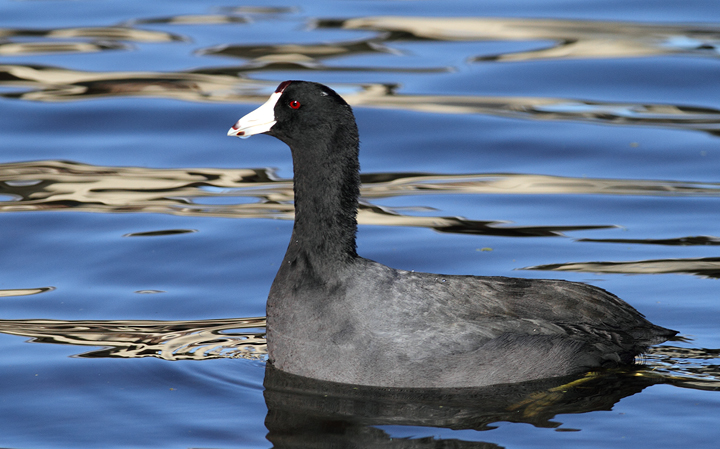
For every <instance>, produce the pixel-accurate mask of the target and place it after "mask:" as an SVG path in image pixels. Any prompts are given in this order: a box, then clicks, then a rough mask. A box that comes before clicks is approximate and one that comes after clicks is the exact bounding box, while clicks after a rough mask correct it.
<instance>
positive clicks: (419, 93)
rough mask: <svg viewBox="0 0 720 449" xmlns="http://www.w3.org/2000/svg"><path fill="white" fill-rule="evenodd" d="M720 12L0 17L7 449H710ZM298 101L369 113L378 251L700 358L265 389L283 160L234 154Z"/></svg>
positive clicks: (286, 205) (503, 8) (461, 8)
mask: <svg viewBox="0 0 720 449" xmlns="http://www.w3.org/2000/svg"><path fill="white" fill-rule="evenodd" d="M39 12H41V13H39ZM717 12H718V11H717V7H716V6H715V5H714V3H713V2H706V1H689V2H681V3H678V2H669V1H667V0H658V1H652V2H649V3H648V2H643V3H637V2H613V1H610V2H608V1H605V2H595V1H572V0H568V1H543V2H526V1H521V0H517V1H510V2H508V1H505V2H492V1H489V2H481V3H478V2H475V1H461V0H458V1H434V0H431V1H353V0H350V1H343V2H329V1H322V0H318V1H313V2H304V3H292V2H287V1H281V2H279V3H274V4H272V6H267V5H261V4H223V3H216V2H215V3H214V2H176V1H174V2H170V1H153V2H139V1H134V0H125V1H122V2H121V1H114V0H108V1H105V2H84V1H80V2H70V1H2V0H0V112H1V113H2V120H0V135H2V139H0V212H2V213H0V233H1V234H0V235H2V236H3V244H2V245H1V246H0V273H2V275H1V276H0V354H2V355H3V357H2V359H0V360H2V361H1V362H0V370H1V371H0V372H1V373H2V376H0V379H2V380H0V388H1V390H0V391H2V396H1V397H0V411H1V415H2V417H3V420H2V424H0V430H1V431H0V435H2V436H0V443H1V444H2V445H3V447H17V448H21V447H100V446H101V447H168V448H179V447H271V446H278V447H307V446H308V445H315V446H317V447H325V446H328V447H329V446H333V445H350V444H354V445H356V446H360V447H377V446H379V445H387V446H392V447H406V446H417V447H457V446H458V445H463V447H465V446H467V447H552V448H558V447H561V448H564V447H568V448H570V447H573V448H574V447H631V448H635V447H638V446H640V445H641V446H645V447H653V446H656V447H677V446H688V447H708V448H709V447H715V445H716V442H717V441H718V439H720V432H719V431H718V429H720V426H718V424H719V422H718V418H717V410H718V407H719V406H720V396H718V392H717V390H718V388H720V387H719V386H720V383H719V381H720V370H719V369H718V366H720V355H719V354H720V351H719V350H718V348H720V333H719V332H718V328H719V326H720V296H719V295H718V291H719V290H718V285H717V282H718V280H717V279H718V277H720V253H719V252H718V246H719V245H720V231H718V225H717V223H718V219H719V218H720V216H719V212H718V211H720V175H719V174H720V144H719V142H718V136H719V135H720V134H719V133H720V90H718V89H717V79H718V60H719V58H720V20H719V18H720V16H719V15H718V14H717ZM285 79H308V80H313V81H319V82H323V83H326V84H328V85H330V86H331V87H333V88H334V89H336V90H337V91H338V92H339V93H341V94H342V95H343V96H344V97H345V98H346V99H347V100H348V102H349V103H350V104H351V105H353V108H354V110H355V113H356V116H357V119H358V126H359V129H360V133H361V140H362V147H361V165H362V182H363V185H362V204H361V208H360V213H359V221H360V225H361V226H360V231H359V240H358V245H359V252H360V253H361V254H362V255H364V256H365V257H368V258H371V259H374V260H377V261H379V262H382V263H385V264H388V265H391V266H394V267H397V268H403V269H408V270H417V271H430V272H436V273H447V274H487V275H508V276H519V277H533V278H540V277H552V278H561V279H570V280H575V281H583V282H589V283H591V284H594V285H597V286H600V287H603V288H605V289H607V290H610V291H612V292H613V293H616V294H617V295H619V296H621V297H622V298H624V299H625V300H627V301H628V302H629V303H630V304H632V305H633V306H635V307H636V308H638V309H639V310H640V311H642V312H643V313H644V314H646V316H647V317H648V318H649V319H650V320H651V321H653V322H655V323H657V324H660V325H663V326H665V327H669V328H673V329H676V330H678V331H679V332H680V335H681V336H682V338H681V339H680V340H678V341H673V342H668V343H666V344H664V345H661V346H659V347H656V348H653V349H652V351H651V352H650V353H649V354H648V355H646V356H645V357H644V358H643V359H642V360H641V362H642V364H641V365H640V366H638V367H637V369H632V370H622V371H617V372H603V373H594V374H592V375H590V376H586V377H580V378H571V379H555V380H551V381H548V382H535V383H529V384H522V385H514V386H501V387H497V388H490V389H477V390H464V391H424V392H411V393H409V394H408V393H407V392H389V391H387V392H378V391H366V390H365V389H360V390H357V389H349V388H347V387H345V386H338V385H332V384H325V383H316V382H308V381H304V380H302V379H295V378H292V377H291V376H284V375H282V373H277V372H273V371H268V372H267V373H266V367H265V363H264V356H265V346H264V313H265V310H264V308H265V298H266V295H267V291H268V289H269V287H270V284H271V283H272V279H273V277H274V275H275V271H276V269H277V266H278V264H279V262H280V261H281V259H282V256H283V254H284V250H285V247H286V245H287V241H288V238H289V236H290V232H291V228H292V218H293V197H292V180H291V176H292V165H291V160H290V154H289V151H288V149H287V148H286V147H285V146H284V144H282V143H281V142H279V141H277V140H275V139H272V138H269V137H266V136H258V137H253V138H252V139H249V140H244V141H240V140H237V139H229V138H227V137H226V136H225V133H226V131H227V129H228V127H229V126H230V125H232V123H234V122H235V121H236V120H237V119H238V118H239V117H241V116H242V115H244V114H245V113H247V112H249V111H250V110H252V109H253V108H255V107H256V106H257V105H259V104H260V103H262V102H264V101H265V99H266V98H267V96H268V95H269V94H270V93H271V92H272V91H273V90H274V89H275V87H276V86H277V84H278V83H279V82H280V81H283V80H285ZM528 424H530V425H528Z"/></svg>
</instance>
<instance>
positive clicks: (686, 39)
mask: <svg viewBox="0 0 720 449" xmlns="http://www.w3.org/2000/svg"><path fill="white" fill-rule="evenodd" d="M318 26H319V27H328V28H335V27H339V28H342V29H350V30H372V31H378V32H386V33H389V36H393V33H400V36H399V39H402V38H405V39H408V36H412V37H413V38H416V39H427V40H434V41H507V40H513V41H552V42H553V44H552V45H551V46H550V48H545V49H542V50H535V51H529V52H518V53H509V54H504V55H495V56H492V57H480V58H477V60H493V61H526V60H533V59H574V58H621V57H638V56H651V55H658V54H672V53H687V52H697V53H700V54H705V55H708V56H713V57H717V56H718V54H717V51H716V50H717V46H718V43H720V28H719V27H713V26H698V27H693V26H674V25H651V24H644V23H633V22H603V21H586V20H555V19H522V18H485V17H392V16H388V17H361V18H356V19H348V20H344V21H332V20H331V21H323V20H319V21H318Z"/></svg>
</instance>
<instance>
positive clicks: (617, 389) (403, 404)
mask: <svg viewBox="0 0 720 449" xmlns="http://www.w3.org/2000/svg"><path fill="white" fill-rule="evenodd" d="M643 374H644V373H643V371H641V370H632V369H630V370H627V369H626V370H623V371H602V372H599V373H590V374H587V375H584V376H571V377H563V378H553V379H545V380H540V381H532V382H524V383H515V384H503V385H494V386H490V387H482V388H454V389H417V388H408V389H400V388H376V387H367V386H357V385H345V384H338V383H333V382H325V381H318V380H314V379H309V378H305V377H299V376H295V375H291V374H287V373H284V372H282V371H279V370H277V369H275V368H273V367H272V365H270V364H268V365H267V368H266V370H265V381H264V385H265V392H264V395H265V402H266V404H267V408H268V414H267V417H266V419H265V425H266V427H267V429H268V435H267V438H268V440H269V441H270V442H272V443H273V445H274V447H275V448H300V447H303V448H305V447H313V448H325V447H327V448H330V447H358V448H360V447H363V448H364V447H368V448H370V447H372V448H376V447H388V448H409V447H412V448H415V447H417V448H425V447H428V448H441V447H442V448H445V447H452V448H465V447H468V448H469V447H473V448H491V447H498V446H497V445H495V444H493V443H486V442H469V441H465V442H460V441H458V440H437V439H435V438H432V437H426V438H418V439H403V438H393V437H392V436H391V435H389V434H388V433H387V432H385V431H384V430H383V429H380V428H378V427H376V426H385V425H394V426H424V427H443V428H449V429H455V430H459V429H474V430H489V429H492V428H493V427H492V423H496V422H501V421H505V422H514V423H527V424H532V425H534V426H536V427H548V428H557V427H560V426H561V425H562V424H561V423H560V422H557V421H553V418H555V417H556V416H557V415H559V414H567V413H585V412H590V411H597V410H611V409H612V407H613V406H614V404H615V403H617V402H618V401H619V400H621V399H622V398H624V397H627V396H631V395H633V394H635V393H638V392H640V391H641V390H643V389H644V388H646V387H648V386H650V385H653V384H656V383H662V382H663V380H662V379H661V378H659V377H656V376H647V375H643Z"/></svg>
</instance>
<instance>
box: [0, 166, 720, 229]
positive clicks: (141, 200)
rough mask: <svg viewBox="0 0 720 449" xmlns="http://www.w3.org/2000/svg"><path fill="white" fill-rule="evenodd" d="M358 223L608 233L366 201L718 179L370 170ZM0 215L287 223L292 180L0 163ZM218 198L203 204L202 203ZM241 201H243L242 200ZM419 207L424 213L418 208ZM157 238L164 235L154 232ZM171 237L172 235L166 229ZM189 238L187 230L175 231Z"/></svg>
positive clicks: (711, 191)
mask: <svg viewBox="0 0 720 449" xmlns="http://www.w3.org/2000/svg"><path fill="white" fill-rule="evenodd" d="M361 180H362V188H361V195H362V198H363V201H362V202H361V204H360V211H359V215H358V221H359V223H360V224H372V225H383V226H413V227H425V228H430V229H435V230H437V231H441V232H451V233H460V234H478V235H497V236H512V237H526V236H535V237H541V236H561V235H563V233H564V232H568V231H577V230H591V229H603V228H609V227H614V225H612V224H596V225H566V226H552V225H545V224H543V225H530V226H515V225H511V224H509V223H507V222H504V221H478V220H470V219H466V218H462V217H446V216H427V215H410V214H408V213H402V210H407V208H402V209H400V208H398V209H393V208H389V207H380V206H377V205H374V204H372V203H370V201H371V200H373V199H381V198H391V197H402V196H419V195H428V194H434V195H447V194H474V195H477V194H511V195H538V194H543V195H548V194H555V195H567V194H572V195H577V194H590V195H635V196H647V197H657V196H676V197H718V196H720V183H694V182H680V181H651V180H631V179H598V178H571V177H559V176H545V175H529V174H508V173H505V174H475V175H445V174H443V175H441V174H428V173H426V174H417V173H369V174H364V175H363V176H362V177H361ZM2 198H9V199H10V200H9V201H0V212H19V211H47V210H67V211H71V210H74V211H84V212H100V213H110V212H124V213H139V212H140V213H145V212H152V213H166V214H173V215H186V216H215V217H236V218H266V219H267V218H272V219H284V220H292V219H293V218H294V207H293V190H292V180H289V179H279V178H277V177H276V176H275V174H274V172H273V171H272V170H269V169H212V168H189V169H154V168H143V167H103V166H93V165H87V164H80V163H73V162H65V161H33V162H18V163H8V164H0V199H2ZM212 198H215V199H222V201H209V199H212ZM248 200H250V201H248ZM419 208H420V209H421V210H423V211H427V210H428V208H426V207H423V206H422V205H420V207H419ZM162 232H166V231H162ZM172 232H177V231H172ZM181 232H191V231H181Z"/></svg>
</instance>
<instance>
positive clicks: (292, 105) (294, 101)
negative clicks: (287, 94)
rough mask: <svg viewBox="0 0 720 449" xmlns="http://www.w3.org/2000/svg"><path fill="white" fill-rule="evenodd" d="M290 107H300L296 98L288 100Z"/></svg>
mask: <svg viewBox="0 0 720 449" xmlns="http://www.w3.org/2000/svg"><path fill="white" fill-rule="evenodd" d="M290 107H291V108H293V109H300V102H299V101H297V100H292V101H291V102H290Z"/></svg>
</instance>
